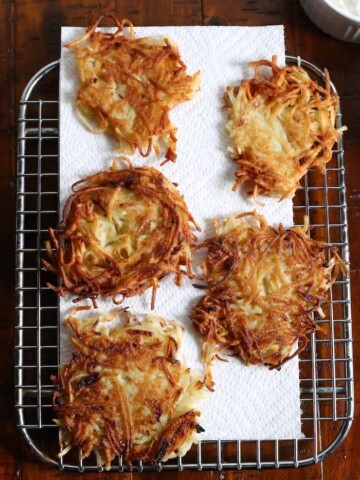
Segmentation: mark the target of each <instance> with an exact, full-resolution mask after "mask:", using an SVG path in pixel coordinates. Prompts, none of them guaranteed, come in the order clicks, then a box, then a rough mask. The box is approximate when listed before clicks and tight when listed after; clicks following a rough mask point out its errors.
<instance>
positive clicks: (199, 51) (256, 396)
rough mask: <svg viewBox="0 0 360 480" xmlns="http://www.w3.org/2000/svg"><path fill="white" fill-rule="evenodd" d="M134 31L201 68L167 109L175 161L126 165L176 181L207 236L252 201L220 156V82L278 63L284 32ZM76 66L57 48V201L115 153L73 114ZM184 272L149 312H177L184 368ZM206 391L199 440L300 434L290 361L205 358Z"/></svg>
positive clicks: (193, 339)
mask: <svg viewBox="0 0 360 480" xmlns="http://www.w3.org/2000/svg"><path fill="white" fill-rule="evenodd" d="M83 32H84V30H83V29H82V28H77V27H63V28H62V44H63V45H64V44H66V43H68V42H70V41H72V40H74V39H75V38H78V37H80V36H81V35H82V34H83ZM136 34H137V36H138V37H140V36H167V37H171V38H173V39H174V40H175V41H176V42H177V43H178V45H179V49H180V53H181V55H182V58H183V60H184V61H185V63H186V65H187V67H188V72H189V73H190V74H192V73H195V72H196V71H197V70H199V69H200V70H201V85H202V87H201V91H200V92H198V93H197V94H196V96H195V98H194V99H193V100H191V101H189V102H187V103H184V104H182V105H179V106H178V107H176V108H175V109H174V110H172V111H171V112H170V116H171V119H172V121H173V123H174V124H175V126H177V127H178V133H177V137H178V145H177V155H178V157H177V161H176V163H175V164H172V163H168V164H167V165H165V166H164V167H160V162H161V160H162V159H157V157H156V156H155V154H152V155H151V156H150V157H149V158H148V159H145V160H144V159H143V158H142V157H140V155H135V157H134V159H133V163H134V165H136V166H140V165H143V164H144V163H145V164H146V165H151V166H155V167H157V168H159V169H160V170H161V171H162V172H163V173H164V175H166V176H167V177H168V178H169V179H171V180H172V181H174V182H177V183H178V184H179V189H180V191H181V193H182V194H183V195H184V196H185V200H186V202H187V205H188V207H189V210H190V211H191V213H192V214H193V216H194V217H195V219H196V221H197V222H198V223H199V224H200V226H201V229H202V232H201V234H200V236H199V237H200V239H203V238H205V236H207V235H209V234H212V233H213V231H212V222H211V219H212V218H214V217H217V218H223V217H227V216H230V215H233V214H236V213H241V212H244V211H248V210H253V209H254V207H255V205H254V203H253V201H252V200H251V199H250V198H249V197H247V196H246V195H245V194H244V192H243V191H241V190H239V191H237V192H233V191H232V190H231V187H232V185H233V183H234V178H235V177H234V173H235V171H236V167H235V165H234V164H233V162H232V161H231V160H230V159H229V155H228V154H227V146H228V143H229V139H228V136H227V134H226V131H225V121H226V112H225V111H224V110H222V108H221V107H222V105H223V93H224V89H225V88H226V86H227V85H237V84H238V83H239V81H240V80H241V78H244V77H246V76H249V75H251V73H252V72H250V71H249V69H248V67H247V63H248V62H249V61H253V60H259V59H261V58H271V56H272V55H274V54H276V55H277V56H278V59H279V63H280V64H282V63H284V32H283V27H282V26H271V27H141V28H136ZM77 86H78V81H77V71H76V65H75V60H74V55H73V52H72V51H70V50H68V49H66V48H62V54H61V67H60V204H61V205H63V204H64V201H65V200H66V198H67V197H68V196H69V194H70V193H71V191H70V187H71V185H72V183H74V182H75V181H77V180H79V179H80V178H83V177H85V176H86V175H89V174H91V173H94V172H96V171H99V170H102V169H106V168H108V167H109V166H110V163H111V160H112V159H113V158H114V156H116V154H115V153H114V148H115V147H116V142H115V140H113V139H111V138H110V137H108V136H106V135H94V134H93V133H91V132H89V131H88V130H87V129H86V128H85V127H84V125H83V124H82V123H81V122H80V121H79V119H78V117H77V115H76V114H75V110H74V103H75V97H76V92H77ZM261 201H263V202H264V203H265V206H264V207H263V208H260V207H257V210H258V211H259V213H262V214H263V215H265V216H266V218H267V219H268V221H269V223H271V224H272V225H275V226H277V225H278V224H279V223H280V222H281V223H283V224H284V225H285V226H290V225H291V224H292V221H293V214H292V202H291V201H290V200H286V201H283V202H280V203H279V202H278V201H277V200H276V199H269V198H265V199H263V198H261ZM191 283H192V282H191V281H190V280H188V279H186V278H184V283H183V286H182V287H181V288H179V287H176V286H175V285H174V283H173V278H171V277H167V278H165V279H164V280H162V281H161V284H160V288H159V289H158V292H157V297H156V306H155V311H154V313H155V314H158V315H161V316H163V317H164V318H167V319H173V318H175V319H177V320H178V321H180V322H181V323H182V324H183V325H184V326H185V327H186V330H187V335H186V336H185V340H184V344H183V347H182V353H183V354H184V356H185V357H186V359H187V362H188V364H189V366H190V367H191V368H192V369H194V370H196V369H200V368H201V363H200V361H199V352H200V339H199V336H198V334H197V333H196V332H195V331H194V329H193V328H192V326H191V324H190V321H189V318H188V316H189V313H190V311H191V307H192V306H193V305H195V304H196V302H197V301H198V299H199V298H200V296H201V295H202V293H203V292H200V291H199V290H196V289H195V288H193V287H192V285H191ZM150 296H151V292H150V291H147V292H145V293H144V294H143V295H142V296H140V297H137V298H136V297H135V298H132V299H129V300H126V301H125V302H124V305H128V306H129V307H130V310H131V311H132V312H133V313H135V314H142V313H146V312H149V311H150ZM73 307H74V304H73V303H71V299H61V302H60V310H61V318H62V319H64V318H66V316H67V314H68V313H69V312H70V310H71V309H72V308H73ZM113 309H114V305H113V304H112V303H111V300H108V301H99V310H100V311H102V310H107V311H110V310H113ZM61 339H62V340H61V358H62V361H66V360H67V359H68V356H69V353H70V351H71V347H70V345H69V339H68V331H67V330H66V329H64V328H62V332H61ZM214 381H215V392H214V393H213V394H210V395H209V396H208V398H207V399H206V400H205V401H203V403H202V405H201V411H202V415H201V424H202V426H203V427H204V428H205V433H203V434H202V435H201V439H203V440H205V439H212V440H214V439H224V440H234V439H242V440H244V439H273V438H299V437H300V436H301V422H300V399H299V370H298V360H297V358H295V359H293V360H292V361H290V362H288V363H287V364H285V365H284V366H283V367H282V369H281V370H280V371H276V370H273V371H269V370H268V369H267V368H266V367H263V366H250V367H245V366H244V365H243V364H242V363H241V362H240V361H239V360H238V359H234V358H229V363H222V362H215V364H214Z"/></svg>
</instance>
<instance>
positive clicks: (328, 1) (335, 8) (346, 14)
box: [322, 0, 360, 25]
mask: <svg viewBox="0 0 360 480" xmlns="http://www.w3.org/2000/svg"><path fill="white" fill-rule="evenodd" d="M322 1H323V2H324V3H326V5H327V6H328V7H329V8H331V9H332V10H333V11H334V12H336V13H338V14H339V15H341V16H342V17H344V18H347V19H348V20H352V21H353V22H355V23H357V24H358V25H360V16H359V15H355V14H354V13H351V12H347V11H345V10H343V9H341V8H340V7H338V6H337V5H335V4H334V3H333V2H332V0H322Z"/></svg>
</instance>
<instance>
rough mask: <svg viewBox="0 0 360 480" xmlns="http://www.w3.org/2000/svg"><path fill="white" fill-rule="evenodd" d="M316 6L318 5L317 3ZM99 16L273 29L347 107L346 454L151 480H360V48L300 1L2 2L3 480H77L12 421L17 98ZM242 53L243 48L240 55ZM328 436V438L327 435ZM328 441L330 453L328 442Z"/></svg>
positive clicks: (0, 423) (0, 362) (0, 286)
mask: <svg viewBox="0 0 360 480" xmlns="http://www.w3.org/2000/svg"><path fill="white" fill-rule="evenodd" d="M314 1H316V0H314ZM103 12H112V13H115V14H116V15H117V16H118V17H120V18H121V17H127V18H129V19H130V20H131V21H132V22H133V23H134V24H135V25H202V24H205V25H272V24H284V25H285V28H286V49H287V53H289V54H292V55H301V56H302V57H304V58H306V59H308V60H310V61H312V62H314V63H316V64H318V65H319V66H321V67H327V68H328V69H329V71H330V73H331V76H332V79H333V81H334V82H335V84H336V85H337V87H338V90H339V92H340V95H341V100H342V110H343V114H344V123H345V124H346V125H347V126H348V127H349V131H348V133H347V134H346V136H345V153H346V173H347V174H346V184H347V201H348V213H349V232H350V254H351V280H352V293H353V296H352V300H353V307H352V312H353V332H354V355H355V366H354V368H355V389H356V392H357V394H356V397H355V419H354V424H353V427H352V429H351V431H350V433H349V435H348V437H347V438H346V440H345V441H344V443H343V444H342V445H341V447H340V448H339V449H338V450H337V451H336V452H335V453H334V454H333V455H331V456H330V457H329V458H327V459H326V460H325V461H324V462H322V463H321V464H317V465H314V466H312V467H307V468H302V469H298V470H295V469H291V470H276V471H264V470H262V471H241V472H225V473H220V472H218V473H216V472H214V473H207V472H194V473H188V472H187V473H167V474H166V473H161V474H160V473H149V474H146V475H145V476H144V478H146V479H147V480H153V479H157V478H171V479H174V480H175V479H179V480H182V479H184V478H187V479H189V480H195V479H196V480H209V479H217V478H219V479H227V480H235V479H236V480H243V479H247V480H249V479H256V480H264V479H277V480H283V479H288V478H289V479H294V480H300V479H308V480H318V479H319V480H320V479H326V480H330V479H331V480H333V479H334V480H356V479H360V419H359V408H358V407H359V400H358V399H359V398H360V383H358V381H357V380H358V378H359V371H360V354H359V352H360V314H359V311H360V295H359V294H358V291H359V289H360V242H359V241H358V238H359V237H358V235H359V234H360V45H354V44H347V43H344V42H341V41H338V40H335V39H332V38H331V37H329V36H327V35H326V34H324V33H322V32H321V31H320V30H318V29H317V28H316V27H315V26H314V25H313V24H312V23H311V22H310V20H309V19H308V18H307V17H306V15H305V14H304V12H303V11H302V9H301V7H300V5H299V2H298V1H296V0H109V1H105V0H86V1H85V0H83V1H81V0H68V1H65V0H58V1H52V0H12V1H8V0H2V2H1V8H0V20H1V23H0V26H1V30H0V32H1V34H0V58H1V66H0V82H1V88H0V105H1V108H0V136H1V150H2V151H1V161H0V212H1V222H0V225H1V235H0V242H1V250H0V251H1V252H2V255H1V268H0V271H1V273H0V282H1V283H0V305H2V319H1V321H0V365H2V369H1V370H2V371H1V374H0V387H1V389H0V394H1V396H0V426H1V428H0V479H12V478H14V479H24V480H33V479H40V478H41V479H42V480H49V479H60V478H73V477H74V476H75V475H71V474H64V473H60V472H58V471H57V470H51V469H49V468H47V467H46V466H44V465H42V464H40V463H39V462H38V461H36V460H35V459H34V458H33V457H32V456H31V454H30V453H29V452H28V451H27V449H26V447H25V445H24V443H23V441H22V438H21V436H20V434H19V432H18V431H17V430H16V427H15V420H14V411H13V407H12V405H13V401H14V398H13V397H14V396H13V383H14V378H13V368H12V365H13V342H14V332H13V326H14V293H13V292H14V230H15V220H14V218H15V217H14V212H15V155H16V115H17V109H18V101H19V97H20V95H21V92H22V90H23V88H24V86H25V85H26V83H27V81H28V80H29V79H30V77H31V76H32V75H33V74H34V73H35V72H36V71H37V70H38V69H39V68H40V67H42V66H43V65H45V64H47V63H49V62H50V61H52V60H55V59H57V58H58V57H59V53H60V28H61V26H62V25H77V26H87V25H89V24H90V23H91V22H92V21H93V20H94V19H95V18H96V17H97V16H98V15H99V14H101V13H103ZM239 48H241V46H240V47H239ZM326 435H329V436H330V435H331V432H328V433H327V434H326ZM326 435H325V438H323V439H322V442H323V443H324V444H326V443H327V440H330V438H328V439H327V438H326ZM82 476H84V477H85V478H89V479H122V480H128V479H130V478H132V479H136V480H139V479H140V478H142V476H141V475H140V474H138V473H133V474H131V473H127V474H108V475H107V474H83V475H82Z"/></svg>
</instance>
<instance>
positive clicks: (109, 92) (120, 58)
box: [67, 15, 200, 162]
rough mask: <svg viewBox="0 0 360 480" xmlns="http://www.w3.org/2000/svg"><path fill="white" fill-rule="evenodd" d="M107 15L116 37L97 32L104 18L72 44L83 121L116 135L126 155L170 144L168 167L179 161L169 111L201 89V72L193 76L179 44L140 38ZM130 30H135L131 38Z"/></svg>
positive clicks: (146, 153)
mask: <svg viewBox="0 0 360 480" xmlns="http://www.w3.org/2000/svg"><path fill="white" fill-rule="evenodd" d="M107 16H109V17H110V18H112V19H113V21H114V22H115V24H116V25H117V27H118V29H117V31H116V32H115V33H104V32H98V31H96V28H97V26H98V25H99V23H100V21H101V19H102V17H100V18H99V19H98V21H97V22H96V23H95V24H94V25H93V26H92V27H91V28H90V29H89V30H88V32H87V33H86V34H85V35H84V36H83V37H81V38H80V39H77V40H75V41H74V42H72V43H70V44H68V45H67V46H68V47H69V48H71V49H73V50H74V53H75V57H76V62H77V66H78V71H79V79H80V85H79V90H78V94H77V100H76V105H77V108H78V110H79V114H80V119H81V120H82V121H83V122H84V124H85V125H86V127H87V128H89V129H90V130H91V131H93V132H94V133H96V132H102V131H107V132H109V133H110V134H112V135H113V136H114V137H115V138H116V139H117V140H118V141H119V142H120V145H119V150H120V152H123V153H127V154H129V153H131V154H132V153H134V152H135V150H138V151H139V152H140V154H141V155H142V156H144V157H147V156H148V155H150V153H151V151H152V150H154V151H155V152H156V153H157V154H159V153H160V147H159V142H164V143H165V146H166V154H165V162H167V161H175V160H176V128H175V126H174V125H173V124H172V123H171V121H170V118H169V111H170V110H171V109H172V108H174V107H175V106H176V105H178V104H179V103H182V102H185V101H187V100H190V99H191V98H192V97H193V96H194V94H195V92H196V91H197V90H199V86H200V73H199V72H197V73H195V74H194V75H193V76H191V75H188V74H187V72H186V65H185V64H184V62H183V61H182V59H181V57H180V54H179V51H178V48H177V46H176V44H175V43H174V42H172V41H170V40H169V39H167V38H162V39H156V38H151V37H146V38H135V33H134V28H133V25H132V23H131V22H130V21H129V20H123V21H122V22H120V21H119V20H117V19H116V18H114V17H112V16H111V15H107ZM124 25H128V26H129V27H130V36H129V37H128V36H126V35H124V33H123V27H124ZM87 117H89V118H90V119H91V120H93V121H94V123H95V124H96V125H97V127H93V126H92V125H91V122H89V121H88V120H87Z"/></svg>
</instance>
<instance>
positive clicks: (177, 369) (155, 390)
mask: <svg viewBox="0 0 360 480" xmlns="http://www.w3.org/2000/svg"><path fill="white" fill-rule="evenodd" d="M79 309H80V310H84V309H87V307H83V308H81V307H80V308H79ZM79 309H75V311H76V310H79ZM119 313H120V312H117V313H115V314H112V315H108V316H106V315H105V316H103V317H99V318H97V319H96V320H94V319H92V320H84V319H82V320H80V319H77V318H76V317H75V316H74V315H73V314H71V315H70V317H69V318H68V320H67V321H68V323H69V324H70V325H71V327H72V329H73V331H74V333H75V337H73V338H72V343H73V345H74V347H75V352H74V353H73V356H72V360H71V362H70V363H69V364H68V365H65V366H64V367H63V368H62V370H61V373H60V374H59V376H58V377H52V380H53V381H54V383H55V393H54V397H53V405H54V410H55V412H56V413H57V415H58V417H59V419H58V420H57V421H56V422H57V423H58V425H59V427H60V453H59V456H63V455H65V454H66V453H67V452H68V451H69V450H70V449H71V448H72V447H78V448H79V449H80V450H81V452H82V458H86V457H88V456H89V455H90V454H91V453H92V452H93V453H95V455H96V457H97V463H98V466H101V465H104V464H105V468H106V469H109V468H110V465H111V461H112V460H113V459H114V458H115V456H117V455H122V458H123V460H124V461H125V462H128V463H131V462H134V461H139V460H142V461H146V462H158V461H160V460H167V459H169V458H172V457H175V456H183V455H185V453H186V452H187V451H188V450H189V448H190V447H191V445H192V444H193V443H194V442H196V432H201V431H203V429H202V428H201V427H200V426H199V425H198V417H199V415H200V412H199V411H198V410H195V409H194V404H195V403H197V401H198V400H200V399H201V398H202V397H203V391H202V390H201V386H200V383H201V382H199V379H198V378H195V377H193V376H192V374H191V373H190V369H188V368H186V367H185V366H183V365H182V364H181V363H180V361H179V360H178V359H177V358H176V356H177V351H178V348H179V346H180V344H181V341H182V336H183V328H182V327H181V326H180V324H179V323H177V322H169V323H166V322H165V320H163V319H162V318H160V317H155V316H150V315H149V316H147V318H146V319H145V320H144V321H143V322H140V321H138V320H137V319H136V318H134V317H131V316H130V315H128V320H127V322H126V323H125V325H124V326H123V327H120V326H113V325H112V324H111V323H108V322H107V323H105V324H104V320H105V321H108V320H112V319H114V317H116V316H118V315H119Z"/></svg>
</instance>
